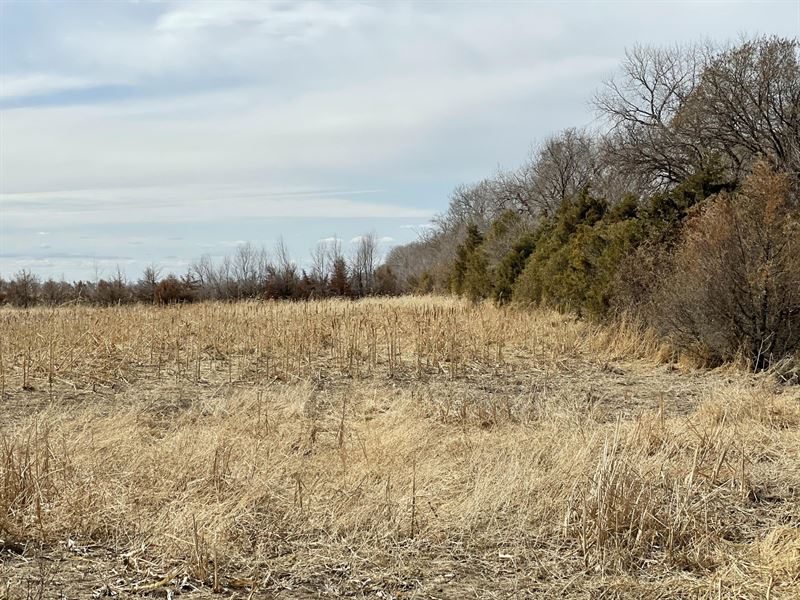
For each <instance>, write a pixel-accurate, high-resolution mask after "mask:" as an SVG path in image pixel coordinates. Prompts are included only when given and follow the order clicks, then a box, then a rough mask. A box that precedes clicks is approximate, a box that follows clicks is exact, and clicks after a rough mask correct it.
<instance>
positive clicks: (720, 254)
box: [386, 37, 800, 369]
mask: <svg viewBox="0 0 800 600" xmlns="http://www.w3.org/2000/svg"><path fill="white" fill-rule="evenodd" d="M799 48H800V46H799V45H798V40H796V39H785V38H779V37H758V38H754V39H745V40H741V41H740V42H739V43H737V44H731V45H725V46H716V45H712V44H708V43H706V44H694V45H688V46H675V47H669V48H654V47H645V46H637V47H635V48H633V49H631V50H630V51H628V52H627V53H626V55H625V58H624V60H623V62H622V65H621V68H620V69H619V73H618V74H617V75H616V76H615V77H614V78H612V79H610V80H608V81H606V82H605V83H604V84H603V85H602V87H601V88H600V90H599V91H598V92H597V94H596V96H595V98H594V100H593V102H594V106H595V108H596V110H597V113H598V115H599V117H600V122H601V123H602V126H601V127H598V128H597V129H596V130H588V129H579V128H571V129H567V130H565V131H562V132H560V133H558V134H555V135H553V136H551V137H550V138H548V139H546V140H544V142H543V143H541V144H540V145H539V147H538V148H536V149H535V150H534V151H533V152H532V154H531V155H530V156H529V158H528V159H527V160H526V161H525V162H524V163H523V164H522V165H521V166H520V167H519V168H517V169H513V170H510V171H500V172H498V173H496V174H494V175H493V176H491V177H488V178H486V179H484V180H482V181H480V182H478V183H475V184H471V185H460V186H458V187H456V188H455V190H454V191H453V192H452V195H451V197H450V203H449V206H448V209H447V211H446V212H445V213H444V214H442V215H441V216H439V217H438V218H437V219H436V221H435V227H434V228H433V229H431V230H428V231H427V233H426V234H425V235H424V236H422V237H421V238H420V239H419V240H418V241H416V242H414V243H411V244H408V245H405V246H400V247H397V248H394V249H393V250H392V252H391V253H390V254H389V256H388V258H387V261H386V264H387V265H389V267H390V268H391V269H392V272H393V273H394V274H395V276H396V278H397V280H398V286H399V288H400V289H401V290H403V291H416V292H423V293H427V292H438V293H454V294H459V295H463V296H466V297H469V298H472V299H474V300H480V299H485V298H491V299H493V300H494V301H496V302H501V303H503V302H521V303H534V304H545V305H548V306H552V307H556V308H558V309H561V310H569V311H573V312H576V313H578V314H579V315H583V316H586V317H589V318H596V319H613V318H614V317H616V316H618V315H620V314H622V313H635V314H636V315H638V316H639V317H640V318H641V319H642V320H643V321H644V322H646V323H647V324H648V325H650V326H652V327H654V328H655V329H656V330H657V331H658V332H660V333H661V334H662V335H664V336H665V338H668V339H670V340H671V341H672V342H673V344H674V345H675V346H676V347H678V348H681V349H682V350H683V351H685V352H690V353H693V354H695V355H697V356H699V357H701V358H702V359H703V360H705V361H706V362H707V363H709V364H714V363H719V362H721V361H725V360H731V359H735V358H737V357H743V358H745V359H746V360H748V361H749V362H750V364H751V365H752V366H753V367H754V368H756V369H763V368H766V367H768V366H770V365H773V364H775V363H776V362H778V361H780V360H782V359H783V358H784V357H786V356H788V355H791V354H792V353H794V352H797V351H798V350H800V215H799V214H798V191H799V190H800V51H799Z"/></svg>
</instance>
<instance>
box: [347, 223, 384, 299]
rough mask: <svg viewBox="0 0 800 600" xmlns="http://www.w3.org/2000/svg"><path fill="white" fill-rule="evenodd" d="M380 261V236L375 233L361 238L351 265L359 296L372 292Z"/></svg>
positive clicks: (372, 232)
mask: <svg viewBox="0 0 800 600" xmlns="http://www.w3.org/2000/svg"><path fill="white" fill-rule="evenodd" d="M378 259H379V250H378V236H377V235H376V234H375V232H374V231H371V232H369V233H367V234H364V235H361V236H359V237H358V240H357V242H356V247H355V250H354V251H353V257H352V260H351V265H350V271H351V273H352V276H353V282H354V285H353V287H354V288H355V292H356V293H357V294H359V295H366V294H370V293H371V292H372V289H373V284H374V277H375V267H376V266H377V263H378Z"/></svg>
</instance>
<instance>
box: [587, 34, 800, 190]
mask: <svg viewBox="0 0 800 600" xmlns="http://www.w3.org/2000/svg"><path fill="white" fill-rule="evenodd" d="M799 48H800V45H799V44H798V41H797V40H796V39H783V38H777V37H761V38H757V39H755V40H751V41H744V42H742V43H740V44H739V45H738V46H735V47H728V48H719V47H714V46H712V45H709V44H706V45H694V46H685V47H674V48H649V47H642V46H637V47H635V48H633V49H632V50H631V51H629V52H627V53H626V58H625V61H624V62H623V69H622V77H621V79H612V80H610V81H608V82H607V83H606V85H605V87H604V89H603V90H602V91H601V92H600V93H599V94H598V95H597V96H596V98H595V104H596V106H597V108H598V109H599V111H600V112H601V113H602V114H604V115H605V116H606V117H607V118H608V119H609V121H610V122H611V125H612V130H611V132H610V133H609V135H608V137H607V144H606V150H607V151H608V153H609V156H610V157H611V158H612V159H613V160H614V161H615V162H617V163H618V164H619V165H620V166H621V167H622V168H623V169H625V170H627V171H628V172H631V173H633V174H636V175H639V176H644V177H646V179H647V180H648V181H649V183H650V186H651V188H652V189H659V188H664V187H670V186H671V185H673V184H676V183H678V182H680V181H682V180H684V179H686V178H687V177H689V176H691V175H693V174H695V173H697V172H699V171H707V172H718V173H719V174H720V175H721V176H722V177H724V178H726V180H727V181H728V182H730V183H738V182H739V181H740V180H741V178H742V177H743V176H744V175H745V174H746V173H747V171H748V169H749V168H750V167H751V166H752V164H753V162H754V161H755V160H756V159H758V158H759V157H763V158H765V159H767V160H768V161H769V162H770V163H772V165H773V166H775V167H776V168H778V169H779V170H785V171H788V172H791V173H793V174H794V176H795V179H797V178H798V174H799V172H800V142H799V141H798V140H800V59H799V58H798V50H799Z"/></svg>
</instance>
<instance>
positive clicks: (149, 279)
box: [136, 264, 161, 302]
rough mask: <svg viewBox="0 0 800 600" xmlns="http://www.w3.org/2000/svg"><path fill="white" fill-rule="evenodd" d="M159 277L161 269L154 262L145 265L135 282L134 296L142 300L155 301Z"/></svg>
mask: <svg viewBox="0 0 800 600" xmlns="http://www.w3.org/2000/svg"><path fill="white" fill-rule="evenodd" d="M160 277H161V269H160V268H159V267H157V266H156V265H155V264H150V265H147V266H146V267H145V268H144V271H143V272H142V276H141V277H139V281H138V282H137V284H136V296H137V298H138V299H139V300H141V301H143V302H155V299H156V297H155V293H156V286H157V285H158V280H159V278H160Z"/></svg>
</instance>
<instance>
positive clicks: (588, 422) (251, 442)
mask: <svg viewBox="0 0 800 600" xmlns="http://www.w3.org/2000/svg"><path fill="white" fill-rule="evenodd" d="M668 358H669V352H667V351H666V349H664V348H662V347H660V345H659V343H658V342H657V341H656V340H655V339H654V338H652V337H651V336H649V335H647V334H645V333H643V332H641V331H639V330H638V329H637V328H636V327H634V326H633V325H630V324H624V323H623V324H621V325H619V326H617V327H614V328H603V327H600V326H596V325H592V324H589V323H586V322H581V321H577V320H575V319H574V318H572V317H568V316H564V315H560V314H557V313H552V312H546V311H542V310H537V311H532V310H525V309H522V308H516V307H514V308H497V307H494V306H492V305H489V304H485V305H479V306H472V305H470V304H468V303H465V302H461V301H458V300H454V299H444V298H403V299H393V300H377V299H372V300H363V301H359V302H345V301H320V302H310V303H295V304H289V303H241V304H198V305H188V306H175V307H169V308H159V307H143V306H138V307H121V308H107V309H100V308H87V307H65V308H58V309H44V308H41V309H31V310H26V311H20V310H11V309H4V310H0V385H1V386H2V389H1V390H0V600H10V599H18V598H19V599H22V598H26V599H27V598H88V597H92V595H95V596H104V595H115V596H116V597H134V596H151V597H172V596H178V595H188V597H190V598H205V597H219V596H214V593H215V592H217V593H222V594H223V597H231V596H233V597H237V598H250V597H253V598H257V597H282V598H283V597H285V598H295V597H297V598H312V597H319V596H323V597H324V596H327V597H339V596H354V597H362V596H365V597H366V596H369V597H378V598H393V597H415V598H428V597H434V598H508V597H542V598H560V597H565V598H615V597H623V598H627V597H635V598H639V599H645V598H734V597H735V598H796V597H800V387H798V386H793V387H792V386H782V385H780V384H779V383H777V382H776V381H774V380H773V379H772V378H770V377H769V376H768V375H759V376H756V375H752V374H747V373H745V372H743V371H741V370H737V369H736V368H734V367H727V368H723V369H717V370H713V371H711V370H702V369H698V368H694V367H692V366H691V365H688V364H682V363H675V362H669V361H668V360H667V359H668Z"/></svg>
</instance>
